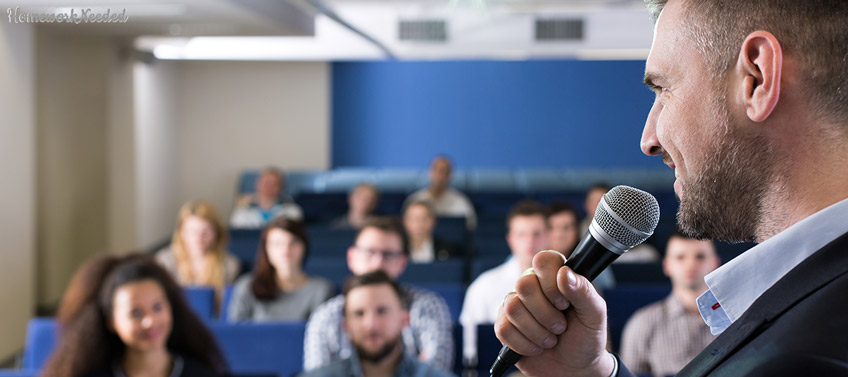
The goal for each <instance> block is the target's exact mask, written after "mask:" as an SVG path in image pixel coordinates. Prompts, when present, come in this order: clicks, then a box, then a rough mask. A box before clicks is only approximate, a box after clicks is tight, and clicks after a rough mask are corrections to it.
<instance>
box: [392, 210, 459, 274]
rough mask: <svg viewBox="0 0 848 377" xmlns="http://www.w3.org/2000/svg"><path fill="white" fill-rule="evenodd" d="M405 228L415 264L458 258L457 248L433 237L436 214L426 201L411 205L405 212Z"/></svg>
mask: <svg viewBox="0 0 848 377" xmlns="http://www.w3.org/2000/svg"><path fill="white" fill-rule="evenodd" d="M403 228H404V230H406V235H407V248H408V250H409V259H410V260H412V262H414V263H429V262H433V261H435V260H446V259H448V258H451V257H456V256H458V253H457V251H456V247H455V246H454V245H451V244H450V243H448V242H445V241H443V240H441V239H439V238H437V237H435V236H434V235H433V230H434V229H436V212H435V209H433V205H432V204H430V202H426V201H417V202H412V203H410V204H409V205H408V206H407V207H406V209H405V210H404V211H403Z"/></svg>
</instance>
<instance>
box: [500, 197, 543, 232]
mask: <svg viewBox="0 0 848 377" xmlns="http://www.w3.org/2000/svg"><path fill="white" fill-rule="evenodd" d="M518 216H541V217H542V219H544V220H547V216H545V209H544V208H542V205H541V204H539V202H537V201H535V200H522V201H520V202H518V203H517V204H516V205H514V206H513V207H512V209H511V210H509V214H508V215H507V216H506V230H507V231H509V223H510V222H512V219H514V218H516V217H518Z"/></svg>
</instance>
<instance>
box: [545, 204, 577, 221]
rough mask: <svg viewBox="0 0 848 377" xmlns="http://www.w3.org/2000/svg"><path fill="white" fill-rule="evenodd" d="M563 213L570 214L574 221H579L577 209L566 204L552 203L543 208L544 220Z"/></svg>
mask: <svg viewBox="0 0 848 377" xmlns="http://www.w3.org/2000/svg"><path fill="white" fill-rule="evenodd" d="M563 212H568V213H571V214H573V215H574V218H575V219H579V216H578V215H577V209H575V208H574V206H572V205H571V204H570V203H568V202H553V203H551V204H548V206H547V207H545V217H546V218H551V216H554V215H559V214H560V213H563Z"/></svg>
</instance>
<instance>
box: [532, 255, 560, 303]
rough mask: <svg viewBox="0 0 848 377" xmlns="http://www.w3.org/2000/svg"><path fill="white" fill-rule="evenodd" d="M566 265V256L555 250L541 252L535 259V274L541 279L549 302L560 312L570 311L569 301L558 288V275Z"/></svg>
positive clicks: (540, 283) (540, 282)
mask: <svg viewBox="0 0 848 377" xmlns="http://www.w3.org/2000/svg"><path fill="white" fill-rule="evenodd" d="M563 265H565V256H563V255H562V254H560V253H559V252H557V251H554V250H544V251H540V252H539V253H538V254H536V256H535V257H533V272H535V273H536V276H538V277H539V285H540V286H541V289H542V292H544V294H545V297H547V299H548V301H550V302H551V303H553V305H554V306H555V307H556V308H557V309H559V310H565V309H568V305H569V303H568V300H566V299H565V296H563V295H562V293H560V291H559V289H558V287H557V273H558V272H559V269H560V267H562V266H563Z"/></svg>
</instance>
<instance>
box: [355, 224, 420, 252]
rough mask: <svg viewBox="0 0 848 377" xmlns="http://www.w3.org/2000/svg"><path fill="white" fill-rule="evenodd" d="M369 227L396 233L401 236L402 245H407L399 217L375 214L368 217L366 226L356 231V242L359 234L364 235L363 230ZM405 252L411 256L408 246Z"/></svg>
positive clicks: (404, 249)
mask: <svg viewBox="0 0 848 377" xmlns="http://www.w3.org/2000/svg"><path fill="white" fill-rule="evenodd" d="M369 228H374V229H377V230H380V231H383V232H387V233H393V234H396V235H397V236H398V237H400V241H401V245H406V233H405V232H404V230H403V225H401V223H400V221H398V219H396V218H394V217H388V216H375V217H372V218H370V219H368V220H367V221H366V222H365V226H363V227H362V228H361V229H359V232H357V233H356V237H355V238H354V242H355V241H356V240H358V239H359V236H361V235H362V232H364V231H365V230H366V229H369ZM403 253H404V254H405V255H406V256H409V250H407V248H405V247H404V248H403Z"/></svg>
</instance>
